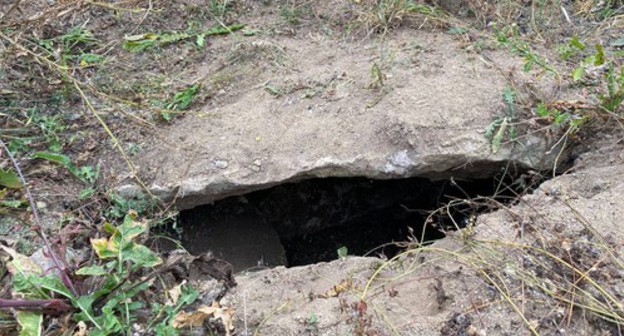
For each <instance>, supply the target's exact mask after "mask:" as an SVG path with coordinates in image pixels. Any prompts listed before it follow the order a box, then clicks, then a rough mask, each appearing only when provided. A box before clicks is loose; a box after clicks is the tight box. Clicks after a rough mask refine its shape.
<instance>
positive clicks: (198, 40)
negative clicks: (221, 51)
mask: <svg viewBox="0 0 624 336" xmlns="http://www.w3.org/2000/svg"><path fill="white" fill-rule="evenodd" d="M195 43H196V44H197V46H198V47H200V48H203V47H204V46H205V45H206V35H204V34H198V35H197V38H196V39H195Z"/></svg>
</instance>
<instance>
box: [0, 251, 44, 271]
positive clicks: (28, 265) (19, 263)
mask: <svg viewBox="0 0 624 336" xmlns="http://www.w3.org/2000/svg"><path fill="white" fill-rule="evenodd" d="M0 248H1V249H3V250H4V251H5V252H6V253H7V254H8V255H10V256H11V258H12V260H11V261H10V262H9V263H7V269H8V270H9V272H11V274H13V275H16V274H43V270H42V269H41V267H40V266H39V265H37V264H36V263H35V262H34V261H32V260H31V259H30V258H28V257H27V256H25V255H23V254H20V253H17V252H16V251H15V250H14V249H12V248H10V247H6V246H3V245H0Z"/></svg>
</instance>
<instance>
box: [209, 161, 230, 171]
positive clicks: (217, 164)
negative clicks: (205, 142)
mask: <svg viewBox="0 0 624 336" xmlns="http://www.w3.org/2000/svg"><path fill="white" fill-rule="evenodd" d="M212 164H213V165H214V166H215V168H219V169H225V168H227V167H228V162H227V161H226V160H219V159H217V160H214V161H212Z"/></svg>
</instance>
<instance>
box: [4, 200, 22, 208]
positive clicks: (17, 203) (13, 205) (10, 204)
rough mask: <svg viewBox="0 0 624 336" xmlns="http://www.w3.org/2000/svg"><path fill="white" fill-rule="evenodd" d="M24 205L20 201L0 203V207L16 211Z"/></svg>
mask: <svg viewBox="0 0 624 336" xmlns="http://www.w3.org/2000/svg"><path fill="white" fill-rule="evenodd" d="M22 204H24V202H23V201H20V200H12V201H4V200H3V201H0V205H2V206H5V207H7V208H13V209H17V208H19V207H20V206H22Z"/></svg>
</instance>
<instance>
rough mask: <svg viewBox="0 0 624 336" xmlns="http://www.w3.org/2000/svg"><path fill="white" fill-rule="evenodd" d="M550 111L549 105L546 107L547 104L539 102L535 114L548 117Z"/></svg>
mask: <svg viewBox="0 0 624 336" xmlns="http://www.w3.org/2000/svg"><path fill="white" fill-rule="evenodd" d="M549 113H550V111H548V107H546V105H544V104H538V105H537V108H536V109H535V114H537V115H538V116H540V117H542V118H544V117H547V116H548V114H549Z"/></svg>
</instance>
